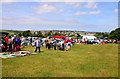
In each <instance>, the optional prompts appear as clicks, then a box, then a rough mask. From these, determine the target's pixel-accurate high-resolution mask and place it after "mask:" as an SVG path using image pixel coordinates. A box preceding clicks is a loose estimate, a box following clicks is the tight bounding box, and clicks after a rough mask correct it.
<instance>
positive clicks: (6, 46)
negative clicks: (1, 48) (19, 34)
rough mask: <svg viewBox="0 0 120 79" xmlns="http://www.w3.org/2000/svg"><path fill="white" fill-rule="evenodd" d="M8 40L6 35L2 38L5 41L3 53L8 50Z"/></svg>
mask: <svg viewBox="0 0 120 79" xmlns="http://www.w3.org/2000/svg"><path fill="white" fill-rule="evenodd" d="M8 39H9V37H8V35H7V36H6V37H5V38H4V40H5V42H6V45H5V51H7V49H8Z"/></svg>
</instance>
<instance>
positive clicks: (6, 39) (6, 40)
mask: <svg viewBox="0 0 120 79" xmlns="http://www.w3.org/2000/svg"><path fill="white" fill-rule="evenodd" d="M8 39H9V37H8V36H6V37H5V38H4V40H5V42H6V43H7V44H8Z"/></svg>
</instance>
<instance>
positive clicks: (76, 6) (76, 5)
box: [65, 2, 81, 8]
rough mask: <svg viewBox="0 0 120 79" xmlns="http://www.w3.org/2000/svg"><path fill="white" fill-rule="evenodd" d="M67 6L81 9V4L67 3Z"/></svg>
mask: <svg viewBox="0 0 120 79" xmlns="http://www.w3.org/2000/svg"><path fill="white" fill-rule="evenodd" d="M65 4H68V5H72V6H73V7H75V8H80V7H81V3H80V2H65Z"/></svg>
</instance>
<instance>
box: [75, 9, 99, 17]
mask: <svg viewBox="0 0 120 79" xmlns="http://www.w3.org/2000/svg"><path fill="white" fill-rule="evenodd" d="M100 13H101V11H100V10H96V11H90V12H76V13H75V15H77V16H79V15H97V14H100Z"/></svg>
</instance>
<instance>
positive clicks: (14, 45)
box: [1, 35, 116, 53]
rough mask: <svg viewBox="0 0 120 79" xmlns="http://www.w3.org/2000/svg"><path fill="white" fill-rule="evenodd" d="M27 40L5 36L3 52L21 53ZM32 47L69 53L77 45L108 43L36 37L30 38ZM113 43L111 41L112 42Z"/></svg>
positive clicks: (101, 40)
mask: <svg viewBox="0 0 120 79" xmlns="http://www.w3.org/2000/svg"><path fill="white" fill-rule="evenodd" d="M25 41H26V39H25V37H23V36H21V37H20V36H16V35H14V36H8V35H6V36H4V37H2V39H1V42H2V44H3V46H2V52H11V53H12V52H14V51H20V50H21V46H22V47H24V46H26V45H27V44H26V43H25ZM29 41H30V44H28V45H31V46H35V47H36V48H35V51H34V52H37V50H38V52H40V48H41V47H43V46H45V47H46V48H47V49H48V50H49V49H53V50H63V51H64V50H65V51H68V50H69V49H70V48H71V47H72V46H74V44H75V43H78V44H81V43H84V44H102V43H107V42H108V41H106V40H103V39H97V40H96V39H94V40H86V39H84V40H83V41H82V39H73V38H67V39H66V38H61V39H58V38H50V37H47V38H45V40H42V39H41V38H39V37H36V38H34V39H32V37H30V39H29ZM112 42H116V40H113V41H112ZM110 43H111V40H110Z"/></svg>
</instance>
